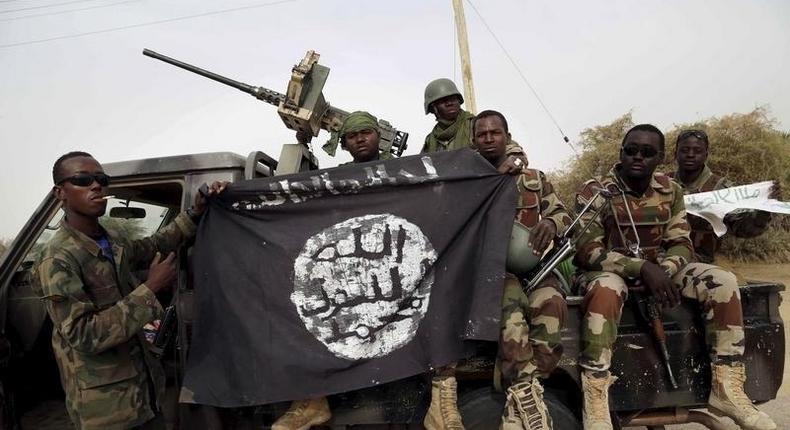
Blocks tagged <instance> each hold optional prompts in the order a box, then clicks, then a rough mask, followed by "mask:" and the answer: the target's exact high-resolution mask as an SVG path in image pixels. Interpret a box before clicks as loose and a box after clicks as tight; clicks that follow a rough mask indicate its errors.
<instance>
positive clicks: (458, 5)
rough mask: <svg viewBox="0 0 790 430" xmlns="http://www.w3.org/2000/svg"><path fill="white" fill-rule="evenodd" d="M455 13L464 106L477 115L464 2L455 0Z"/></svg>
mask: <svg viewBox="0 0 790 430" xmlns="http://www.w3.org/2000/svg"><path fill="white" fill-rule="evenodd" d="M453 11H454V12H455V30H456V34H457V35H458V50H459V51H460V54H461V74H462V75H463V79H464V104H465V105H466V110H467V111H469V112H471V113H472V114H476V113H477V103H476V102H475V86H474V83H473V82H472V60H471V58H470V57H469V40H468V39H467V37H466V17H465V16H464V2H463V0H453Z"/></svg>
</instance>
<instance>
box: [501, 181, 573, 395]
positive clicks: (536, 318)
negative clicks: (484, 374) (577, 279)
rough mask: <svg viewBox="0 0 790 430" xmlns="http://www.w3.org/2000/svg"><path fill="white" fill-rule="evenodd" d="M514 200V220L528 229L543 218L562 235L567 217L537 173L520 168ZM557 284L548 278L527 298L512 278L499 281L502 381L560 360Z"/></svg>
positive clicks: (561, 314) (561, 317) (561, 308)
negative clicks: (549, 221) (501, 286)
mask: <svg viewBox="0 0 790 430" xmlns="http://www.w3.org/2000/svg"><path fill="white" fill-rule="evenodd" d="M517 185H518V192H519V200H518V212H517V214H516V221H518V222H520V223H522V224H524V225H525V226H526V227H529V228H532V227H534V226H535V225H536V224H537V223H538V221H540V219H541V218H542V219H549V220H551V221H552V222H554V225H555V226H556V227H557V234H562V233H563V232H564V231H565V230H566V229H567V228H568V226H569V225H570V224H571V218H570V216H569V215H568V212H567V211H566V209H565V206H564V205H563V204H562V202H561V201H560V199H559V197H557V194H556V193H555V192H554V187H552V185H551V183H550V182H549V181H548V180H546V177H545V175H544V174H543V172H541V171H539V170H535V169H524V171H523V173H521V174H520V175H519V176H518V178H517ZM562 291H563V290H562V287H561V286H560V282H559V280H558V279H557V278H556V277H555V276H554V275H553V274H552V275H550V276H548V277H547V278H546V279H544V280H543V281H541V283H540V284H538V286H537V287H536V288H535V289H533V290H532V291H531V292H530V294H529V296H527V295H526V294H525V293H524V290H523V289H522V287H521V283H520V282H519V280H518V279H516V277H515V276H513V275H511V274H508V275H507V277H506V278H505V290H504V294H503V297H502V322H501V326H502V329H501V333H500V342H499V365H500V369H501V370H502V376H504V378H505V380H506V381H508V382H510V383H514V382H516V381H521V380H525V379H531V378H532V376H533V375H535V373H536V372H537V373H538V375H540V376H548V374H549V373H551V371H552V370H554V368H555V367H556V366H557V363H558V362H559V360H560V357H561V356H562V344H561V338H560V329H561V328H562V325H563V324H564V323H565V316H566V314H567V312H568V307H567V304H566V302H565V298H564V297H563V294H562Z"/></svg>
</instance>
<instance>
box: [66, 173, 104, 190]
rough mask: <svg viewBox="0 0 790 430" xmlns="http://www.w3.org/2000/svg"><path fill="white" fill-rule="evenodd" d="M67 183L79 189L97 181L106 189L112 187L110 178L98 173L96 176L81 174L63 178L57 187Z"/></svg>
mask: <svg viewBox="0 0 790 430" xmlns="http://www.w3.org/2000/svg"><path fill="white" fill-rule="evenodd" d="M66 181H69V183H70V184H71V185H74V186H77V187H87V186H89V185H90V184H92V183H93V181H96V182H97V183H98V184H99V185H101V186H102V187H106V186H107V185H110V176H109V175H105V174H104V173H97V174H95V175H91V174H89V173H80V174H77V175H74V176H69V177H68V178H63V179H61V180H60V181H58V183H57V184H56V185H60V184H62V183H64V182H66Z"/></svg>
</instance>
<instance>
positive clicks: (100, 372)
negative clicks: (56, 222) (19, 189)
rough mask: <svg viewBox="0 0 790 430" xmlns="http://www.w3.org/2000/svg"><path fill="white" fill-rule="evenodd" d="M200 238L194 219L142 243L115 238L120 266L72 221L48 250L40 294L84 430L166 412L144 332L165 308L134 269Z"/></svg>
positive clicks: (160, 374) (158, 369) (37, 285)
mask: <svg viewBox="0 0 790 430" xmlns="http://www.w3.org/2000/svg"><path fill="white" fill-rule="evenodd" d="M194 232H195V225H194V223H193V222H192V220H191V219H190V217H189V216H188V215H186V214H181V215H179V216H178V217H176V219H175V220H174V221H173V222H172V223H170V224H169V225H168V226H166V227H165V228H163V229H162V230H160V231H159V232H158V233H156V234H154V235H153V236H151V237H149V238H145V239H141V240H136V241H129V240H126V239H125V238H124V237H121V236H118V235H116V234H114V233H113V232H108V236H109V238H110V243H111V244H112V250H113V256H112V257H113V259H112V260H111V259H109V258H107V257H105V256H104V255H103V254H102V250H101V247H100V246H99V245H98V244H97V243H96V242H95V241H94V240H93V239H91V238H89V237H88V236H86V235H84V234H82V233H80V232H79V231H77V230H75V229H73V228H71V227H70V226H69V225H68V224H66V223H61V227H60V229H59V230H58V231H57V233H55V236H54V237H53V238H52V240H51V241H50V242H49V243H48V244H47V246H46V248H45V250H44V252H43V254H42V257H41V259H40V261H39V262H38V264H37V265H36V267H35V269H34V273H33V288H34V289H35V291H36V293H37V294H38V295H39V296H41V297H42V299H43V300H44V302H45V305H46V308H47V312H48V313H49V316H50V318H52V322H53V324H54V330H53V333H52V348H53V350H54V353H55V358H56V359H57V362H58V367H59V369H60V377H61V382H62V384H63V389H64V391H65V392H66V407H67V409H68V412H69V415H70V416H71V420H72V421H73V422H74V424H75V425H76V426H77V428H78V429H86V430H88V429H105V430H106V429H126V428H130V427H134V426H139V425H141V424H143V423H146V422H147V421H149V420H151V419H152V418H154V416H155V415H156V413H157V412H158V410H159V401H160V399H161V398H162V395H163V394H164V386H165V384H164V382H165V380H164V371H163V370H162V366H161V364H160V363H159V362H158V360H157V359H156V358H154V357H153V356H152V355H151V354H150V352H149V351H148V349H147V345H148V343H147V342H146V341H145V337H144V335H143V333H142V328H143V326H144V325H145V324H147V323H149V322H151V321H153V320H154V319H156V318H159V317H161V315H162V307H161V305H160V304H159V302H158V301H157V299H156V296H155V295H154V293H153V292H152V291H151V290H150V289H148V287H146V286H145V284H141V283H139V282H138V281H137V279H135V277H134V275H133V274H132V271H133V270H137V269H141V268H145V267H147V266H148V264H150V262H151V260H152V259H153V258H154V255H155V253H156V252H157V251H160V252H169V251H173V250H176V249H177V248H178V247H179V246H180V245H181V244H182V243H183V242H184V241H185V240H186V239H188V238H190V237H192V236H193V235H194ZM113 260H114V262H115V265H113Z"/></svg>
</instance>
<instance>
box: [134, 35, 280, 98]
mask: <svg viewBox="0 0 790 430" xmlns="http://www.w3.org/2000/svg"><path fill="white" fill-rule="evenodd" d="M143 55H145V56H146V57H151V58H155V59H157V60H159V61H164V62H165V63H168V64H171V65H173V66H176V67H179V68H182V69H184V70H187V71H189V72H192V73H196V74H198V75H200V76H203V77H205V78H209V79H211V80H213V81H217V82H219V83H221V84H225V85H227V86H229V87H233V88H236V89H237V90H240V91H244V92H245V93H247V94H251V95H253V96H255V97H256V98H258V99H260V100H263V101H265V102H266V103H269V104H273V105H275V106H277V105H279V103H280V102H281V101H282V100H284V99H285V95H283V94H280V93H278V92H276V91H272V90H269V89H266V88H263V87H254V86H252V85H249V84H245V83H244V82H239V81H237V80H234V79H231V78H226V77H225V76H222V75H218V74H216V73H214V72H209V71H208V70H205V69H201V68H200V67H197V66H193V65H191V64H189V63H185V62H183V61H179V60H176V59H175V58H170V57H168V56H167V55H162V54H160V53H158V52H156V51H152V50H150V49H148V48H144V49H143Z"/></svg>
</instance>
